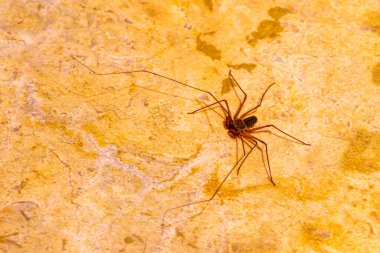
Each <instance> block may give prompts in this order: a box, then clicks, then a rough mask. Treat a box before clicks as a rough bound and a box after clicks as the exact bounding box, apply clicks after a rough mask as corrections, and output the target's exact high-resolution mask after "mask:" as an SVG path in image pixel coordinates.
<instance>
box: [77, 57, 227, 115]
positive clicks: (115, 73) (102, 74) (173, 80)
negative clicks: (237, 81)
mask: <svg viewBox="0 0 380 253" xmlns="http://www.w3.org/2000/svg"><path fill="white" fill-rule="evenodd" d="M71 58H73V59H74V60H75V61H77V62H78V63H80V64H81V65H82V66H84V67H85V68H86V69H88V70H89V71H90V72H92V73H93V74H95V75H99V76H105V75H120V74H133V73H148V74H152V75H155V76H158V77H161V78H165V79H167V80H170V81H172V82H175V83H178V84H181V85H184V86H186V87H189V88H192V89H195V90H198V91H201V92H204V93H207V94H209V95H210V96H211V97H212V98H213V99H214V100H215V101H217V102H218V103H219V105H220V106H221V107H222V109H223V111H224V112H225V113H226V114H228V111H227V109H226V108H224V106H223V105H222V103H220V101H219V100H218V99H217V98H216V97H215V96H214V95H213V94H212V93H211V92H209V91H207V90H202V89H199V88H197V87H194V86H191V85H188V84H186V83H183V82H180V81H177V80H175V79H173V78H170V77H166V76H163V75H160V74H158V73H155V72H152V71H149V70H145V69H141V70H133V71H116V72H108V73H98V72H96V71H94V70H92V69H91V68H89V67H88V66H86V65H85V64H84V63H82V62H81V61H79V60H78V59H77V58H75V57H74V56H71Z"/></svg>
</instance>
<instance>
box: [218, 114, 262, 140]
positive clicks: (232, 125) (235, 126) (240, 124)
mask: <svg viewBox="0 0 380 253" xmlns="http://www.w3.org/2000/svg"><path fill="white" fill-rule="evenodd" d="M256 122H257V117H256V116H250V117H247V118H245V119H232V118H231V117H227V118H226V121H225V127H226V128H227V129H228V133H229V135H230V136H231V137H235V138H236V137H239V136H240V135H241V134H242V133H244V131H246V130H248V129H250V128H252V127H253V126H254V125H255V124H256Z"/></svg>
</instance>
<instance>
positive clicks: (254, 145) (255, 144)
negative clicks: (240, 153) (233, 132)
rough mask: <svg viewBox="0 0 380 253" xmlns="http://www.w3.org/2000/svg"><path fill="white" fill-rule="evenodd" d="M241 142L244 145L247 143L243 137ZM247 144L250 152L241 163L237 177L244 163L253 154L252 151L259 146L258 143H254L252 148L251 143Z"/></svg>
mask: <svg viewBox="0 0 380 253" xmlns="http://www.w3.org/2000/svg"><path fill="white" fill-rule="evenodd" d="M241 140H242V142H243V143H244V142H245V141H244V139H243V138H242V137H241ZM245 143H246V144H247V145H248V146H249V148H250V150H249V152H248V154H247V155H246V157H244V160H243V161H242V162H241V164H240V166H239V168H238V169H237V175H239V171H240V168H241V167H242V165H243V163H244V162H245V159H247V158H248V156H249V155H250V154H251V152H252V151H253V150H254V149H255V147H256V146H257V142H256V143H253V146H252V147H251V146H250V145H249V143H247V142H245Z"/></svg>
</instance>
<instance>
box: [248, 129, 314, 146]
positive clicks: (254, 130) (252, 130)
mask: <svg viewBox="0 0 380 253" xmlns="http://www.w3.org/2000/svg"><path fill="white" fill-rule="evenodd" d="M268 127H273V128H275V129H276V130H278V131H280V132H281V133H283V134H285V135H287V136H289V137H290V138H292V139H293V140H296V141H298V142H299V143H301V144H303V145H308V146H311V144H308V143H306V142H303V141H301V140H299V139H297V138H296V137H293V136H291V135H290V134H288V133H286V132H284V131H282V130H281V129H280V128H278V127H276V126H275V125H265V126H261V127H255V128H252V129H250V130H248V131H247V132H249V133H254V132H256V131H257V130H260V129H263V128H268Z"/></svg>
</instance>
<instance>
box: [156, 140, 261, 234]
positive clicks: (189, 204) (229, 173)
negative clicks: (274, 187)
mask: <svg viewBox="0 0 380 253" xmlns="http://www.w3.org/2000/svg"><path fill="white" fill-rule="evenodd" d="M254 148H255V146H253V147H252V148H251V150H250V151H249V152H248V153H247V154H246V153H245V149H243V152H244V154H243V155H242V156H241V157H240V158H239V160H237V162H236V163H235V165H234V166H233V167H232V169H231V170H230V171H229V172H228V174H227V175H226V176H225V177H224V179H223V180H222V182H221V183H220V185H219V186H218V188H217V189H216V190H215V192H214V194H213V195H212V196H211V198H209V199H206V200H200V201H195V202H190V203H187V204H184V205H180V206H177V207H173V208H170V209H167V210H166V211H165V212H164V215H163V217H162V228H164V227H165V217H166V215H167V214H168V213H169V212H171V211H173V210H176V209H178V208H183V207H186V206H192V205H195V204H200V203H204V202H206V205H205V206H204V207H203V208H202V210H201V212H199V213H198V214H196V215H194V216H198V215H201V214H202V213H203V211H204V210H205V209H206V207H207V205H208V203H209V202H210V201H212V200H213V199H214V197H215V196H216V194H217V193H218V192H219V190H220V188H222V185H223V184H224V183H225V182H226V180H227V178H228V177H229V176H230V175H231V173H232V171H233V170H234V169H235V168H236V166H238V165H239V163H240V161H241V160H242V159H243V158H244V159H243V161H242V162H241V163H240V165H239V166H238V170H240V168H241V166H242V165H243V163H244V161H245V159H246V157H247V156H248V155H249V154H250V153H251V152H252V150H253V149H254ZM162 231H163V230H162Z"/></svg>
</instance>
